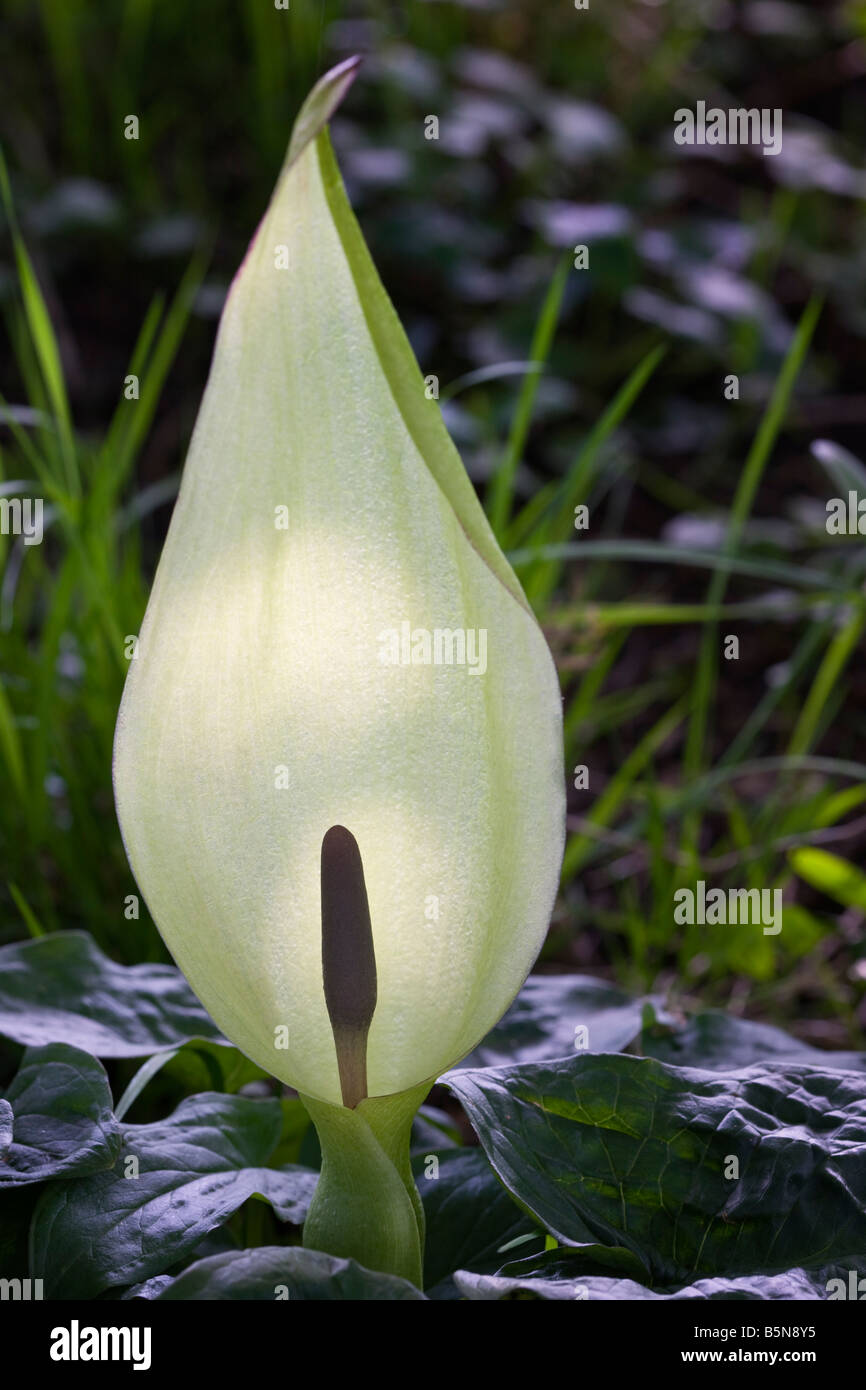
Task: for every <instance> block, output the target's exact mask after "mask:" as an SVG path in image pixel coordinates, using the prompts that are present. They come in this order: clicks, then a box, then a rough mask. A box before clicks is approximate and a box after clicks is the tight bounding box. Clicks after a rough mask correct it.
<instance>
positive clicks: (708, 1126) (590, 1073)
mask: <svg viewBox="0 0 866 1390" xmlns="http://www.w3.org/2000/svg"><path fill="white" fill-rule="evenodd" d="M448 1084H449V1085H450V1086H451V1088H452V1090H453V1091H454V1092H455V1094H456V1095H457V1096H458V1097H459V1099H460V1100H461V1101H462V1103H463V1105H464V1107H465V1109H466V1111H467V1113H468V1115H469V1117H470V1119H471V1121H472V1123H473V1125H474V1126H475V1128H476V1130H477V1131H478V1134H479V1137H480V1138H481V1142H482V1144H483V1145H484V1148H485V1150H486V1151H487V1155H488V1158H489V1159H490V1162H491V1163H492V1165H493V1167H494V1168H495V1170H496V1172H497V1173H498V1174H499V1176H500V1178H501V1179H502V1181H503V1182H504V1183H505V1185H506V1186H507V1187H508V1189H509V1191H511V1192H512V1194H513V1195H514V1196H515V1198H516V1199H517V1200H518V1201H519V1202H520V1203H521V1204H522V1205H523V1206H524V1207H525V1208H526V1209H527V1211H529V1212H531V1213H532V1214H533V1215H534V1216H535V1217H536V1218H537V1219H538V1220H539V1221H540V1222H541V1223H542V1224H543V1225H544V1226H546V1227H547V1229H548V1230H549V1231H550V1232H551V1233H552V1234H553V1235H555V1236H556V1237H557V1239H558V1240H559V1241H560V1242H562V1243H563V1244H566V1245H574V1246H582V1245H587V1244H602V1245H610V1246H622V1247H624V1248H625V1249H627V1250H630V1251H631V1252H632V1254H633V1255H634V1256H635V1258H636V1259H637V1260H639V1261H640V1263H641V1265H642V1266H643V1268H644V1269H645V1271H646V1275H647V1282H648V1283H651V1284H659V1283H665V1284H676V1285H680V1284H682V1283H685V1282H686V1281H689V1280H692V1279H694V1278H696V1277H700V1276H701V1275H703V1274H707V1275H712V1274H724V1275H738V1274H745V1275H753V1274H755V1273H759V1272H767V1273H777V1272H779V1271H784V1270H786V1269H791V1268H793V1267H795V1266H797V1265H800V1264H802V1265H809V1264H812V1263H814V1262H816V1261H817V1260H819V1259H821V1260H826V1261H829V1260H832V1259H836V1258H842V1257H844V1256H845V1255H847V1253H848V1252H849V1251H851V1250H855V1251H856V1250H862V1249H863V1248H864V1247H866V1088H864V1083H863V1079H862V1077H861V1076H859V1075H856V1074H854V1073H851V1072H840V1071H834V1070H831V1069H829V1068H817V1067H816V1068H813V1067H808V1066H797V1065H786V1064H771V1065H768V1066H763V1067H762V1066H753V1067H749V1068H745V1069H743V1070H738V1071H730V1072H706V1071H703V1072H701V1071H693V1070H686V1069H681V1068H677V1067H672V1066H666V1065H664V1064H662V1063H660V1062H657V1061H655V1060H654V1059H651V1058H637V1057H629V1056H624V1055H621V1056H600V1057H594V1056H582V1057H573V1058H568V1059H565V1060H563V1061H561V1062H554V1063H550V1064H547V1065H544V1064H539V1065H536V1066H524V1067H512V1068H506V1067H502V1068H498V1069H496V1070H491V1071H480V1070H479V1071H465V1072H452V1073H451V1074H450V1076H449V1078H448ZM732 1160H736V1164H737V1165H738V1171H739V1176H736V1173H735V1170H734V1164H733V1163H732ZM726 1174H729V1175H730V1176H727V1175H726Z"/></svg>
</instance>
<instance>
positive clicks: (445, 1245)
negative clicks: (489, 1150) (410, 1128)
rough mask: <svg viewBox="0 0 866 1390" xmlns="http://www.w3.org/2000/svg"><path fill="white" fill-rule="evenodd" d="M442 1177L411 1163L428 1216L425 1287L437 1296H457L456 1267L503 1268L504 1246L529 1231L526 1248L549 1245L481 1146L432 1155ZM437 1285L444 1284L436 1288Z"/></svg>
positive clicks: (420, 1161)
mask: <svg viewBox="0 0 866 1390" xmlns="http://www.w3.org/2000/svg"><path fill="white" fill-rule="evenodd" d="M431 1157H435V1158H436V1159H437V1160H438V1177H432V1176H431V1177H429V1178H428V1177H426V1176H425V1172H428V1171H429V1172H432V1171H434V1170H433V1167H432V1165H431V1164H430V1163H429V1162H428V1161H426V1160H424V1159H421V1158H419V1159H416V1161H415V1162H414V1163H413V1165H412V1167H413V1169H414V1172H415V1178H416V1181H417V1183H418V1190H419V1191H420V1193H421V1197H422V1200H423V1202H424V1211H425V1213H426V1216H427V1242H426V1249H425V1251H424V1287H425V1289H427V1290H428V1291H429V1290H432V1291H433V1292H432V1295H431V1296H432V1297H433V1298H438V1297H442V1298H454V1297H456V1296H457V1295H456V1290H454V1289H453V1287H452V1286H451V1284H450V1280H449V1275H451V1274H452V1273H453V1272H454V1270H455V1269H474V1270H484V1271H490V1272H491V1273H492V1272H494V1271H496V1270H498V1269H499V1267H500V1266H501V1265H502V1263H503V1262H504V1260H505V1259H506V1258H507V1256H506V1255H505V1254H502V1253H500V1252H501V1249H502V1247H503V1246H504V1245H507V1244H508V1243H509V1242H510V1241H513V1240H515V1239H517V1238H518V1237H520V1236H524V1235H530V1236H532V1237H533V1241H534V1244H533V1243H527V1244H526V1245H525V1246H524V1245H521V1246H519V1247H518V1249H519V1250H520V1251H521V1252H525V1253H527V1254H528V1253H529V1252H530V1251H531V1250H532V1249H533V1248H535V1249H538V1248H542V1249H543V1247H544V1234H543V1232H540V1231H539V1229H538V1226H537V1225H536V1224H535V1223H533V1222H532V1221H530V1220H529V1218H528V1217H527V1216H526V1215H525V1214H524V1213H523V1212H522V1211H521V1210H520V1208H519V1207H518V1206H516V1205H515V1203H514V1201H513V1200H512V1198H511V1197H510V1196H509V1194H508V1193H507V1192H506V1190H505V1188H504V1187H503V1186H502V1184H501V1183H500V1181H499V1179H498V1178H497V1177H496V1174H495V1173H494V1172H493V1170H492V1168H491V1167H490V1164H489V1163H488V1162H487V1159H486V1157H485V1155H484V1153H483V1151H482V1150H481V1149H447V1150H445V1152H442V1153H437V1154H433V1155H431ZM436 1285H440V1288H439V1289H438V1290H437V1288H436Z"/></svg>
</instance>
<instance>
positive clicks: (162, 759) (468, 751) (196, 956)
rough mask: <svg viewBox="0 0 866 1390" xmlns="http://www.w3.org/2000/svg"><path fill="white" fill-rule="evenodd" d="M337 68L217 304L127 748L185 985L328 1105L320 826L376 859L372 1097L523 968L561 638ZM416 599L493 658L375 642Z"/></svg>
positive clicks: (409, 1081) (157, 889)
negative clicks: (363, 215)
mask: <svg viewBox="0 0 866 1390" xmlns="http://www.w3.org/2000/svg"><path fill="white" fill-rule="evenodd" d="M350 76H351V75H350ZM346 80H350V77H349V78H348V79H346ZM334 86H335V84H334V81H333V80H332V84H331V89H328V88H327V87H325V88H324V91H325V96H324V97H323V95H322V90H323V89H322V84H320V89H317V93H314V96H313V97H312V98H311V99H310V102H308V103H307V106H306V107H305V109H304V113H302V117H301V118H300V119H299V122H298V125H296V128H295V137H294V138H293V143H292V146H291V150H290V158H289V160H287V163H286V166H285V167H284V169H283V172H282V175H281V177H280V180H279V183H278V185H277V188H276V191H275V193H274V196H273V199H272V201H271V204H270V207H269V209H268V211H267V213H266V215H265V218H264V220H263V221H262V223H261V225H260V227H259V230H258V233H257V235H256V237H255V239H254V241H253V243H252V245H251V246H250V249H249V252H248V254H247V257H246V259H245V261H244V263H243V266H242V268H241V270H240V272H239V273H238V276H237V277H236V279H235V281H234V284H233V286H232V289H231V292H230V294H229V297H228V300H227V303H226V307H225V310H224V313H223V318H222V322H221V324H220V330H219V336H218V339H217V346H216V351H215V355H214V360H213V365H212V368H211V373H210V378H209V380H208V384H207V388H206V391H205V395H204V399H203V402H202V406H201V410H200V413H199V417H198V421H197V424H196V428H195V432H194V435H193V439H192V443H191V446H190V451H189V456H188V459H187V463H186V467H185V470H184V475H183V483H182V487H181V491H180V496H179V498H178V502H177V505H176V508H175V512H174V516H173V518H172V522H171V527H170V530H169V534H168V538H167V540H166V544H165V548H164V551H163V554H162V558H161V560H160V564H159V568H158V571H157V576H156V580H155V582H154V586H153V592H152V594H151V597H150V602H149V604H148V608H147V613H146V616H145V619H144V622H143V625H142V629H141V633H140V642H139V653H138V657H137V659H135V660H133V661H131V662H130V668H129V675H128V678H127V683H126V688H125V691H124V696H123V702H122V705H121V710H120V715H119V718H118V726H117V734H116V740H115V772H114V776H115V795H116V801H117V809H118V816H119V820H120V824H121V828H122V831H123V836H124V841H125V844H126V848H127V852H128V855H129V860H130V864H131V866H132V869H133V872H134V874H135V877H136V879H137V881H138V884H139V886H140V888H141V890H142V893H143V894H144V897H145V898H146V900H147V903H148V906H149V908H150V911H151V913H152V914H153V917H154V920H155V921H156V923H157V924H158V926H159V929H160V931H161V933H162V935H163V936H164V938H165V941H166V943H167V945H168V947H169V949H170V950H171V952H172V955H173V956H174V958H175V960H176V961H177V963H178V965H179V966H180V968H181V969H182V970H183V972H184V973H185V975H186V976H187V978H188V979H189V981H190V983H191V985H192V987H193V989H194V990H195V991H196V993H197V994H198V995H199V997H200V998H201V1000H202V1002H203V1003H204V1004H205V1006H206V1007H207V1008H208V1009H209V1011H210V1012H211V1014H212V1015H213V1017H214V1019H215V1020H216V1022H217V1023H218V1024H219V1026H220V1027H221V1028H222V1029H223V1030H224V1032H225V1033H226V1034H227V1035H228V1037H229V1038H231V1039H232V1041H233V1042H234V1043H236V1044H237V1046H238V1047H240V1048H241V1049H243V1051H244V1052H245V1053H247V1054H248V1055H249V1056H250V1057H252V1058H253V1059H254V1060H255V1061H256V1062H258V1063H259V1065H261V1066H262V1067H264V1068H266V1069H267V1070H268V1071H270V1072H272V1073H274V1074H275V1075H276V1076H278V1077H280V1078H281V1079H282V1080H284V1081H286V1082H288V1083H289V1084H291V1085H293V1086H295V1087H297V1088H298V1089H299V1090H300V1091H302V1092H304V1093H305V1094H306V1095H308V1096H310V1097H312V1098H314V1099H318V1100H321V1101H326V1102H329V1103H331V1104H334V1105H339V1104H340V1099H341V1096H340V1086H339V1081H338V1073H337V1062H336V1055H335V1050H334V1040H333V1035H332V1032H331V1026H330V1022H329V1019H328V1015H327V1012H326V1009H325V1000H324V994H323V988H322V966H321V935H320V905H319V877H318V875H319V854H320V848H321V843H322V837H323V836H324V834H325V832H326V831H327V830H328V829H329V827H330V826H332V825H335V824H340V825H344V826H346V827H347V828H348V829H349V830H350V831H351V832H352V834H353V835H354V836H355V838H356V839H357V841H358V845H359V847H360V851H361V855H362V858H363V863H364V872H365V877H366V883H367V892H368V897H369V903H370V912H371V917H372V923H373V935H374V946H375V953H376V964H377V970H378V1006H377V1009H376V1013H375V1016H374V1018H373V1023H372V1027H371V1029H370V1034H369V1043H368V1078H369V1090H370V1095H371V1096H381V1095H387V1094H391V1093H393V1092H398V1091H405V1090H408V1089H410V1088H412V1087H416V1086H418V1085H419V1084H420V1083H422V1082H423V1081H425V1080H430V1079H433V1078H435V1077H436V1076H437V1075H439V1074H440V1073H441V1072H442V1071H443V1070H445V1069H446V1068H447V1067H448V1066H450V1065H452V1064H453V1063H454V1062H456V1061H458V1060H459V1059H460V1057H462V1056H463V1055H464V1054H465V1053H466V1052H467V1051H469V1049H470V1048H472V1047H473V1046H474V1044H475V1043H476V1042H477V1041H478V1040H479V1039H480V1038H481V1037H482V1036H483V1035H484V1034H485V1033H486V1032H487V1031H488V1029H489V1028H490V1027H492V1026H493V1024H494V1023H496V1021H497V1020H498V1019H499V1018H500V1016H501V1015H502V1013H503V1012H504V1011H505V1009H506V1008H507V1007H508V1005H509V1003H510V1002H511V1000H512V999H513V997H514V995H515V994H516V992H517V990H518V989H519V987H520V985H521V984H522V982H523V980H524V978H525V976H526V974H527V972H528V970H529V969H530V967H531V965H532V962H533V961H534V959H535V957H536V955H537V953H538V950H539V948H540V946H541V943H542V941H543V939H544V935H545V932H546V929H547V924H548V920H549V914H550V909H551V906H552V902H553V898H554V894H555V890H556V885H557V882H558V873H559V865H560V861H561V856H562V848H563V838H564V790H563V770H562V734H561V704H560V695H559V687H558V682H557V678H556V673H555V670H554V667H553V663H552V660H551V657H550V653H549V651H548V649H547V645H546V643H545V640H544V637H543V635H542V633H541V631H540V629H539V627H538V625H537V623H536V621H535V619H534V617H533V616H532V613H531V611H530V610H529V608H528V605H527V604H526V601H525V599H524V598H523V595H522V592H521V590H520V587H519V585H518V583H517V580H516V578H515V576H514V574H513V572H512V571H511V569H510V567H509V566H508V564H507V562H506V560H505V558H504V557H503V555H502V553H501V551H500V550H499V548H498V547H497V545H496V542H495V541H494V539H493V536H492V534H491V532H490V530H489V527H488V525H487V522H486V520H485V518H484V515H483V512H482V509H481V507H480V505H479V503H478V501H477V498H476V496H475V493H474V491H473V489H472V486H471V484H470V482H469V480H468V478H467V476H466V474H465V471H464V469H463V467H462V464H461V462H460V459H459V457H458V455H457V453H456V451H455V449H454V447H453V445H452V443H451V441H450V439H449V437H448V435H447V433H446V431H445V428H444V426H443V424H442V421H441V416H440V414H439V408H438V405H437V404H436V402H435V401H431V400H427V399H426V398H425V394H424V387H423V381H422V378H421V375H420V372H419V369H418V366H417V364H416V363H415V360H414V358H413V356H412V353H411V350H410V348H409V346H408V343H407V341H406V339H405V335H404V334H403V331H402V329H401V328H400V325H399V323H398V321H397V318H396V316H395V314H394V311H393V309H392V307H391V305H390V302H389V301H388V299H387V296H386V294H385V292H384V290H383V288H382V286H381V283H380V281H379V279H378V277H377V275H376V272H375V269H374V267H373V265H372V262H371V261H370V258H369V255H368V254H367V251H366V248H365V246H364V243H363V240H362V238H361V234H360V231H359V230H358V227H357V224H356V222H355V219H354V217H353V215H352V212H351V209H350V207H349V205H348V202H347V199H346V196H345V193H344V190H343V187H342V183H341V181H340V177H339V173H338V171H337V168H336V164H335V162H334V159H333V155H332V153H331V149H330V145H329V142H328V136H327V133H326V131H325V130H323V129H322V128H321V124H322V121H323V120H325V119H327V116H328V115H329V114H330V110H331V109H332V108H333V105H334V104H335V101H336V100H337V99H338V96H339V93H337V96H335V97H334V98H333V99H332V100H329V99H328V91H329V90H332V89H334ZM305 142H306V143H305ZM284 267H287V268H284ZM280 508H287V509H288V527H287V529H281V528H280V527H279V526H278V525H277V524H275V523H276V522H277V520H278V519H280V517H281V513H280V512H279V511H278V509H280ZM404 622H408V623H410V624H411V627H412V628H413V629H417V628H424V629H427V630H428V631H431V632H432V631H433V630H435V629H463V630H471V631H473V632H477V631H478V630H480V629H484V630H485V631H486V634H487V638H486V641H487V669H486V671H485V673H484V674H474V673H472V672H471V669H470V667H469V666H468V665H466V664H463V665H461V664H452V665H435V664H429V665H384V664H383V663H382V661H381V660H380V656H381V653H382V650H383V641H382V640H381V639H382V634H383V632H386V631H388V630H392V629H394V630H399V629H400V628H401V624H402V623H404ZM282 768H285V769H286V770H287V773H286V775H287V779H288V788H285V787H282V786H279V785H278V783H279V782H280V781H282V780H283V774H282V773H281V772H280V769H282ZM285 1029H287V1030H288V1047H280V1046H276V1045H275V1043H276V1042H278V1041H279V1042H282V1041H284V1039H285V1034H284V1032H283V1031H281V1030H285Z"/></svg>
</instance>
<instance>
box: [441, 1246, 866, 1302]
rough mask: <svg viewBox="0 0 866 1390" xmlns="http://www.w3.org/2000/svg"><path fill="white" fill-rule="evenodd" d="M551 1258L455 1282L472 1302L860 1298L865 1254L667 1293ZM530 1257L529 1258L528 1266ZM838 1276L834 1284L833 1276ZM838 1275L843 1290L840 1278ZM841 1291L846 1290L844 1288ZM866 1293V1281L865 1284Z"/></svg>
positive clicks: (466, 1274)
mask: <svg viewBox="0 0 866 1390" xmlns="http://www.w3.org/2000/svg"><path fill="white" fill-rule="evenodd" d="M551 1255H552V1256H553V1258H552V1259H550V1260H548V1261H546V1262H544V1263H541V1262H539V1264H538V1266H537V1268H534V1269H532V1268H527V1269H526V1270H525V1271H524V1272H518V1270H517V1269H516V1268H510V1269H509V1270H508V1271H507V1272H505V1271H503V1272H502V1273H501V1274H500V1275H498V1276H497V1275H488V1274H476V1273H474V1272H471V1271H469V1270H463V1269H461V1270H458V1271H457V1273H456V1274H455V1275H454V1282H455V1285H456V1286H457V1288H458V1289H459V1291H460V1293H461V1295H462V1296H463V1297H464V1298H468V1299H472V1300H473V1301H485V1302H489V1301H494V1300H499V1299H503V1298H504V1299H532V1298H536V1299H544V1300H546V1301H560V1300H563V1299H566V1300H568V1299H585V1300H587V1301H590V1302H597V1301H604V1302H610V1301H612V1300H627V1301H633V1300H635V1299H663V1300H668V1301H670V1300H672V1299H683V1298H689V1299H725V1300H726V1301H729V1300H742V1299H752V1300H756V1299H763V1300H783V1301H786V1302H787V1301H790V1300H810V1299H811V1300H815V1299H821V1300H822V1301H826V1300H827V1299H828V1298H831V1297H835V1298H840V1297H844V1298H851V1297H852V1296H854V1297H859V1296H860V1295H859V1294H857V1293H856V1290H857V1288H858V1285H859V1275H861V1274H862V1273H863V1272H864V1271H866V1259H864V1258H863V1257H862V1256H857V1257H854V1256H852V1257H850V1258H848V1259H846V1260H842V1261H840V1262H839V1263H838V1264H834V1265H820V1266H815V1267H812V1268H809V1269H802V1268H797V1269H789V1270H787V1271H785V1272H784V1273H779V1274H749V1275H742V1276H740V1277H737V1278H730V1279H729V1278H724V1277H720V1276H716V1277H712V1278H707V1279H697V1280H695V1282H694V1283H691V1284H687V1285H686V1286H685V1287H683V1288H679V1289H671V1290H669V1291H667V1292H665V1291H663V1290H658V1289H649V1288H647V1287H646V1285H645V1284H641V1283H639V1282H636V1281H635V1280H634V1279H611V1278H606V1277H600V1276H598V1275H592V1274H590V1275H587V1276H585V1277H583V1278H581V1277H579V1276H576V1275H575V1274H574V1273H573V1272H572V1271H571V1270H570V1268H569V1260H568V1256H567V1255H566V1256H564V1257H563V1255H562V1252H559V1251H552V1252H551ZM529 1264H530V1262H529V1261H527V1266H529ZM833 1280H836V1281H837V1282H836V1284H834V1283H833V1282H832V1281H833ZM840 1280H841V1285H842V1287H841V1289H840V1285H839V1282H838V1281H840ZM842 1290H844V1292H843V1291H842ZM863 1291H864V1292H866V1286H864V1290H863Z"/></svg>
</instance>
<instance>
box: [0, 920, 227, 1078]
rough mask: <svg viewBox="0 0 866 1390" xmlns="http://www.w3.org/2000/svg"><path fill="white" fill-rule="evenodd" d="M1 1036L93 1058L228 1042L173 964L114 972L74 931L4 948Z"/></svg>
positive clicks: (0, 985) (0, 987)
mask: <svg viewBox="0 0 866 1390" xmlns="http://www.w3.org/2000/svg"><path fill="white" fill-rule="evenodd" d="M0 1033H2V1034H3V1035H4V1036H6V1037H7V1038H13V1039H14V1040H15V1042H18V1043H23V1044H24V1045H25V1046H33V1047H38V1046H40V1045H41V1044H43V1043H50V1042H67V1043H71V1044H72V1045H74V1046H75V1047H80V1048H83V1050H84V1051H85V1052H91V1053H93V1055H94V1056H95V1057H144V1056H147V1055H148V1054H149V1053H151V1052H159V1051H160V1050H161V1049H162V1048H164V1047H177V1046H178V1044H179V1043H182V1042H185V1041H186V1040H187V1039H189V1038H198V1037H203V1038H210V1039H213V1040H215V1041H217V1042H219V1041H222V1040H223V1039H222V1035H221V1033H220V1032H219V1030H218V1029H217V1026H216V1024H215V1023H214V1022H213V1020H212V1019H211V1018H210V1017H209V1016H208V1015H207V1014H206V1013H205V1011H204V1009H203V1008H202V1006H201V1004H200V1003H199V1002H198V1000H197V999H196V997H195V995H194V994H193V993H192V990H191V989H190V988H189V985H188V984H187V983H186V980H185V979H184V978H183V976H182V975H181V973H180V971H179V970H176V969H175V967H174V966H173V965H130V966H126V965H117V964H116V963H115V962H114V961H112V960H109V959H108V957H107V956H104V955H103V954H102V952H101V951H100V950H99V948H98V947H97V946H96V944H95V943H94V941H93V939H92V937H90V936H88V934H87V933H86V932H77V931H76V932H73V931H67V932H58V933H56V934H55V935H53V936H42V937H39V938H38V939H36V940H35V941H23V942H16V943H15V944H14V945H12V946H4V947H3V948H2V949H0Z"/></svg>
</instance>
